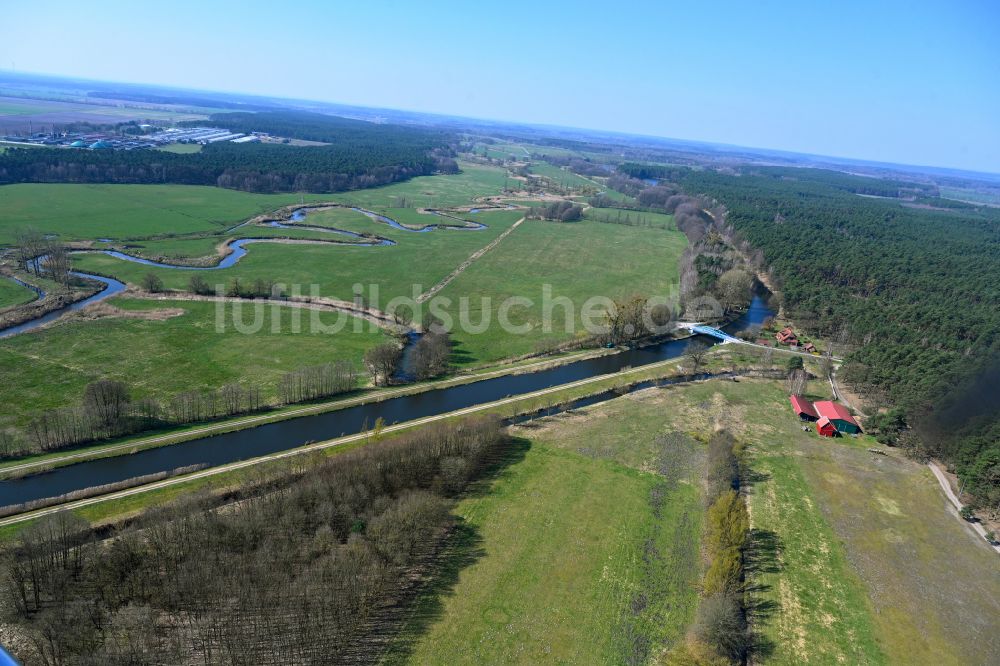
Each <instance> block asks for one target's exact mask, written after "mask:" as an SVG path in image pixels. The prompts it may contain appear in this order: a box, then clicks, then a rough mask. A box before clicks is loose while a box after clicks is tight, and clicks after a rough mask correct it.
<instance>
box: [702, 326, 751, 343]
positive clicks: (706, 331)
mask: <svg viewBox="0 0 1000 666" xmlns="http://www.w3.org/2000/svg"><path fill="white" fill-rule="evenodd" d="M691 330H692V331H694V332H695V333H701V334H702V335H711V336H712V337H713V338H718V339H719V340H722V341H723V342H742V340H740V339H739V338H734V337H733V336H731V335H729V334H728V333H726V332H725V331H720V330H719V329H717V328H712V327H711V326H703V325H701V324H698V325H696V326H692V327H691Z"/></svg>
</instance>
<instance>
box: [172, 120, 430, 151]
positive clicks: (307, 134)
mask: <svg viewBox="0 0 1000 666" xmlns="http://www.w3.org/2000/svg"><path fill="white" fill-rule="evenodd" d="M179 124H180V125H184V126H188V127H205V126H208V127H220V128H224V129H228V130H232V131H233V132H243V133H245V134H249V133H251V132H263V133H267V134H273V135H275V136H280V137H288V138H291V139H304V140H306V141H323V142H326V143H334V142H336V143H337V144H338V145H347V146H355V147H357V146H366V147H368V146H389V147H391V148H392V149H394V150H410V149H412V150H416V151H421V152H427V151H429V150H431V149H433V148H435V147H438V146H442V145H444V144H446V143H448V139H449V135H447V134H445V133H443V132H439V131H437V130H430V129H424V128H420V127H408V126H405V125H388V124H379V123H370V122H367V121H364V120H354V119H353V118H341V117H340V116H328V115H326V114H322V113H310V112H308V111H263V112H261V113H246V112H236V113H215V114H212V115H211V116H209V120H208V121H204V120H189V121H185V122H182V123H179Z"/></svg>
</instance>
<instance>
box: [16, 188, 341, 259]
mask: <svg viewBox="0 0 1000 666" xmlns="http://www.w3.org/2000/svg"><path fill="white" fill-rule="evenodd" d="M305 198H306V200H307V201H317V200H323V196H322V195H306V197H305ZM298 201H299V195H297V194H251V193H248V192H239V191H236V190H225V189H221V188H216V187H203V186H196V185H75V184H57V185H50V184H35V183H30V184H19V185H5V186H3V187H0V208H2V209H3V211H4V215H3V217H2V218H0V244H6V245H10V244H12V243H14V242H15V239H16V236H17V233H18V232H19V231H20V230H22V229H26V228H33V229H37V230H38V231H40V232H42V233H45V234H58V236H59V238H60V240H63V241H70V240H91V239H97V238H116V239H124V238H136V237H145V236H152V235H157V234H185V233H197V232H212V231H220V230H223V229H225V228H226V227H228V226H230V225H233V224H236V223H237V222H240V221H241V220H244V219H246V218H248V217H252V216H254V215H258V214H260V213H263V212H266V211H269V210H274V209H276V208H280V207H281V206H284V205H287V204H292V203H296V202H298Z"/></svg>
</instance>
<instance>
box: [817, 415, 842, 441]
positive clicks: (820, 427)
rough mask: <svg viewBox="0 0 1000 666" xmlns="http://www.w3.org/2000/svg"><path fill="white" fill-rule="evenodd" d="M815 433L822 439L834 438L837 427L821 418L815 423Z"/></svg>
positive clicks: (825, 418) (828, 420)
mask: <svg viewBox="0 0 1000 666" xmlns="http://www.w3.org/2000/svg"><path fill="white" fill-rule="evenodd" d="M816 432H818V433H819V434H820V435H822V436H823V437H836V436H837V426H835V425H833V422H832V421H830V419H829V418H827V417H825V416H821V417H820V418H819V421H816Z"/></svg>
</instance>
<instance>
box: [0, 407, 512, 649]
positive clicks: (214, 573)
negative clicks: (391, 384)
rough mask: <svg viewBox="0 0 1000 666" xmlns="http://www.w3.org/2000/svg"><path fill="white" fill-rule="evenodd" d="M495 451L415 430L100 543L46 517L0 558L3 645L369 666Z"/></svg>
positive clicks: (164, 513) (163, 514)
mask: <svg viewBox="0 0 1000 666" xmlns="http://www.w3.org/2000/svg"><path fill="white" fill-rule="evenodd" d="M506 441H507V440H506V436H505V434H504V431H503V429H502V428H501V427H500V424H499V422H498V421H497V420H493V419H477V420H468V421H464V422H462V423H459V424H453V425H441V426H437V427H433V428H425V429H422V430H419V431H415V432H413V433H411V434H408V435H404V436H402V437H401V438H399V439H396V440H394V441H391V442H375V443H372V444H370V445H369V446H366V447H363V448H361V449H358V450H355V451H350V452H347V453H344V454H342V455H339V456H337V457H335V458H333V459H328V460H325V461H323V462H318V463H316V464H315V465H310V466H306V467H304V468H303V469H301V470H297V471H292V470H289V471H286V472H284V473H282V474H280V475H275V476H271V477H267V478H261V479H259V480H258V481H257V482H256V483H255V484H253V486H252V487H247V488H244V490H242V491H241V492H240V493H239V494H238V495H237V496H236V497H235V498H234V499H233V501H232V502H231V503H230V504H228V505H227V506H226V509H225V510H224V511H219V510H216V508H215V505H214V504H213V501H212V500H210V499H209V498H207V497H197V498H188V499H186V500H183V501H181V502H178V503H176V504H173V505H170V506H167V507H164V508H162V509H157V510H152V511H150V512H147V513H146V514H145V515H142V516H140V517H138V518H137V519H136V520H134V521H132V522H131V523H130V524H128V525H125V526H122V527H120V528H119V529H118V530H117V531H115V532H114V533H113V534H112V535H111V537H112V538H109V539H107V540H104V541H99V537H98V535H97V534H95V532H94V530H93V529H92V528H91V527H90V526H89V524H88V523H87V522H86V521H84V520H83V519H81V518H78V517H76V516H75V515H74V514H71V513H65V512H64V513H59V514H56V515H55V516H53V517H50V518H48V519H45V520H42V521H40V522H38V523H36V524H34V525H33V526H31V527H29V528H28V529H26V530H25V531H24V532H22V534H21V535H20V537H19V539H18V541H17V543H16V544H14V545H12V546H10V547H8V549H7V550H6V551H5V552H3V553H2V556H3V562H2V565H3V567H4V570H5V571H7V576H5V577H3V579H2V580H0V586H2V592H0V594H3V598H5V599H7V600H8V602H7V603H5V604H4V605H3V613H4V615H5V616H4V617H3V618H0V619H2V620H3V621H4V622H5V624H6V631H7V632H8V633H7V636H8V637H11V638H13V640H11V641H10V642H9V643H7V645H8V647H9V648H12V649H13V651H14V656H15V657H16V658H17V659H19V660H21V661H22V663H24V664H26V665H33V664H44V665H46V666H62V665H64V664H79V663H102V664H126V663H128V664H142V663H178V664H179V663H204V664H211V663H228V664H237V663H238V664H286V663H344V662H348V661H359V662H366V661H372V660H377V658H378V655H379V652H380V648H382V649H384V645H385V643H384V640H383V641H382V642H381V643H379V641H378V638H379V636H381V637H382V638H383V639H384V637H385V635H388V634H389V633H391V631H392V630H393V627H394V626H395V625H394V624H393V623H394V622H397V621H398V620H399V617H400V613H399V612H398V606H399V605H400V604H401V603H403V602H405V600H406V599H407V596H406V594H407V592H408V588H409V587H410V586H412V585H413V581H415V580H418V579H419V577H420V576H419V574H420V571H421V570H420V567H421V566H423V565H422V563H423V562H425V561H426V557H427V556H428V555H429V554H430V553H432V552H434V551H435V550H436V549H437V548H438V546H439V544H440V543H441V541H442V539H443V538H445V537H446V536H447V535H448V534H449V531H448V529H447V528H448V527H449V525H451V524H452V520H453V519H452V516H451V512H450V510H451V508H452V506H453V503H454V498H455V497H456V496H457V495H458V494H459V493H461V492H462V491H463V490H464V489H465V488H466V487H467V485H468V484H469V483H470V482H473V481H475V480H476V479H478V478H480V477H481V476H482V475H483V474H484V472H486V471H487V470H489V469H490V468H491V467H492V466H493V465H494V464H496V462H498V461H499V460H501V459H502V455H503V452H504V451H505V449H506V448H507V447H506V444H505V443H506ZM216 501H217V500H216ZM458 529H461V528H460V527H459V528H458Z"/></svg>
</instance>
